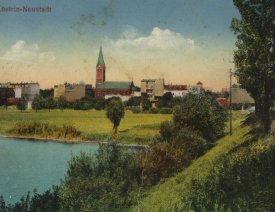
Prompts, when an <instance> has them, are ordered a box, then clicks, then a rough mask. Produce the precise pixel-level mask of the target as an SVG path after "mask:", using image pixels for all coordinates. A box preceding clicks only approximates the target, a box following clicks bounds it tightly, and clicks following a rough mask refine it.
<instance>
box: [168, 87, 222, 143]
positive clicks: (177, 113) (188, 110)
mask: <svg viewBox="0 0 275 212" xmlns="http://www.w3.org/2000/svg"><path fill="white" fill-rule="evenodd" d="M225 121H226V111H225V110H224V109H223V108H222V107H221V106H220V105H219V104H218V102H217V101H216V99H215V98H214V96H212V94H211V93H209V92H203V93H200V94H193V93H189V94H187V96H186V97H185V98H184V100H183V102H182V104H180V105H178V106H176V107H175V108H174V113H173V122H174V125H175V129H176V130H177V131H179V130H180V129H182V128H190V129H192V130H195V131H196V132H198V133H200V134H201V135H202V137H203V138H204V139H205V140H207V141H208V142H209V143H212V142H213V141H215V140H216V139H218V138H219V137H221V136H222V135H223V133H224V128H225Z"/></svg>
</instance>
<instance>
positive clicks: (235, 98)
mask: <svg viewBox="0 0 275 212" xmlns="http://www.w3.org/2000/svg"><path fill="white" fill-rule="evenodd" d="M231 95H232V104H254V103H255V101H254V99H253V98H252V97H251V96H250V95H249V93H248V92H247V91H246V90H245V89H242V88H231Z"/></svg>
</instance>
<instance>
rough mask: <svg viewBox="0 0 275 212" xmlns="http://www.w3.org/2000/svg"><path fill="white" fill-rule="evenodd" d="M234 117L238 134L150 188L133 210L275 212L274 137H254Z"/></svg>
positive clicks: (247, 128) (225, 139) (221, 141)
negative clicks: (273, 211) (272, 210)
mask: <svg viewBox="0 0 275 212" xmlns="http://www.w3.org/2000/svg"><path fill="white" fill-rule="evenodd" d="M242 120H243V116H242V115H241V114H239V115H236V114H235V120H234V123H233V126H234V128H233V135H232V136H229V135H227V136H225V137H224V138H222V139H220V140H219V141H218V143H217V145H216V146H215V147H214V148H212V149H211V150H210V151H208V152H207V153H206V154H205V155H204V156H202V157H200V158H199V159H197V160H195V161H194V162H193V163H192V164H191V166H189V167H188V168H187V169H185V170H184V171H182V172H180V173H178V174H177V175H176V176H174V177H172V178H169V179H167V180H166V181H165V182H163V183H160V184H159V185H157V186H155V187H154V188H153V189H151V190H150V192H149V194H148V196H147V197H146V198H145V199H143V200H142V201H141V202H140V204H139V205H137V206H136V207H135V208H133V209H132V211H150V212H151V211H190V210H191V211H193V210H195V211H227V210H228V209H230V211H270V210H271V209H275V203H274V197H275V192H274V191H275V178H274V174H275V173H274V172H275V171H274V170H275V139H274V137H271V136H270V137H265V138H255V137H254V136H253V135H252V134H251V133H250V132H251V131H252V129H254V128H253V127H251V126H247V125H246V126H241V122H242Z"/></svg>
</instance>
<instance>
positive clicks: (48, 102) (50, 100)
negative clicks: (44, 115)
mask: <svg viewBox="0 0 275 212" xmlns="http://www.w3.org/2000/svg"><path fill="white" fill-rule="evenodd" d="M44 101H45V106H46V108H48V110H49V112H50V111H51V110H52V109H54V108H55V106H56V103H55V101H54V99H53V97H48V98H45V99H44Z"/></svg>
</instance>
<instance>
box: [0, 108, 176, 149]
mask: <svg viewBox="0 0 275 212" xmlns="http://www.w3.org/2000/svg"><path fill="white" fill-rule="evenodd" d="M0 117H1V119H0V134H2V135H7V134H8V131H10V130H11V129H12V128H14V126H15V125H16V124H17V123H32V122H38V123H48V124H49V125H56V126H63V125H65V124H66V125H70V126H73V127H75V128H76V129H77V130H79V131H80V132H81V140H91V141H105V140H107V139H108V138H110V137H111V133H112V123H111V122H110V121H109V120H108V119H107V117H106V112H105V110H101V111H96V110H88V111H81V110H64V111H63V112H62V111H61V110H57V109H56V110H51V111H48V110H39V111H37V112H36V111H34V110H27V111H23V112H20V111H19V110H16V109H15V108H9V109H8V110H5V109H0ZM170 119H171V115H169V114H133V113H132V112H131V111H126V113H125V116H124V118H123V119H122V121H121V123H120V126H119V134H118V138H117V139H118V140H119V141H121V142H125V143H135V144H146V143H148V142H149V141H150V140H151V139H152V138H153V137H154V136H155V135H157V134H158V131H159V126H160V123H161V122H162V121H165V120H170Z"/></svg>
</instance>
